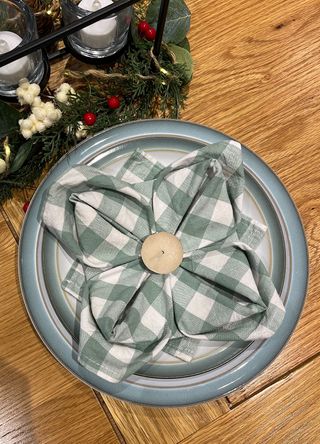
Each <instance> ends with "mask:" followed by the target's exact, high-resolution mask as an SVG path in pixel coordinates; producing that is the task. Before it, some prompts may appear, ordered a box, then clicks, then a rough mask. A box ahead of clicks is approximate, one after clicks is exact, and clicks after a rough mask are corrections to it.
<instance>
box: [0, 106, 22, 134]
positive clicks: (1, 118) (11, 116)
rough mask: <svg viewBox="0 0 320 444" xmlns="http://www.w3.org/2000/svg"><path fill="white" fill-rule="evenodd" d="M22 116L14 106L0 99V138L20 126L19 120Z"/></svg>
mask: <svg viewBox="0 0 320 444" xmlns="http://www.w3.org/2000/svg"><path fill="white" fill-rule="evenodd" d="M20 117H21V116H20V113H19V111H17V110H16V109H15V108H14V107H13V106H10V105H8V104H7V103H5V102H1V101H0V138H2V137H5V136H6V135H7V134H8V133H9V132H11V131H13V130H15V129H18V128H19V124H18V120H19V119H20Z"/></svg>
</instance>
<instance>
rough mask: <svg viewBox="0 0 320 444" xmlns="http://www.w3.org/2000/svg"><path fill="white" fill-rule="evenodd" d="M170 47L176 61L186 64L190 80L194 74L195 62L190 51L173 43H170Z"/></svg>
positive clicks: (187, 77) (187, 78)
mask: <svg viewBox="0 0 320 444" xmlns="http://www.w3.org/2000/svg"><path fill="white" fill-rule="evenodd" d="M168 48H169V49H170V51H171V52H173V54H174V57H175V61H174V63H177V64H178V65H183V66H184V68H185V78H186V82H190V80H191V78H192V74H193V62H192V57H191V54H190V52H189V51H187V50H186V49H184V48H181V46H177V45H173V44H171V43H170V44H169V45H168Z"/></svg>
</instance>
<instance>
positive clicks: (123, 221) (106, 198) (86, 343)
mask: <svg viewBox="0 0 320 444" xmlns="http://www.w3.org/2000/svg"><path fill="white" fill-rule="evenodd" d="M243 191H244V170H243V165H242V157H241V145H240V144H239V143H237V142H234V141H229V142H220V143H215V144H212V145H208V146H206V147H204V148H201V149H198V150H195V151H193V152H191V153H189V154H187V155H186V156H184V157H182V158H181V159H179V160H177V161H176V162H174V163H172V164H171V165H169V166H167V167H163V165H161V164H160V163H159V162H157V161H156V160H154V159H153V158H152V157H151V156H150V155H149V154H147V153H145V152H143V151H141V150H137V151H135V152H134V153H133V154H132V155H131V156H130V158H129V159H128V160H127V162H126V163H125V165H124V166H123V167H122V168H121V170H120V171H119V173H118V175H117V176H116V177H111V176H110V175H107V174H105V173H103V172H102V171H99V170H97V169H95V168H93V167H89V166H85V165H78V166H76V167H74V168H72V169H71V170H70V171H69V172H67V173H66V174H65V175H63V176H62V177H61V178H60V179H59V181H58V182H57V183H55V184H54V185H52V187H51V188H50V190H49V192H48V198H47V201H46V204H45V208H44V214H43V220H44V223H45V225H46V226H47V227H48V229H49V230H50V231H51V232H52V233H53V234H54V236H55V237H56V238H57V239H58V241H59V242H60V243H61V245H62V246H63V247H64V248H65V249H66V250H67V251H68V253H69V254H70V255H71V256H72V257H73V258H74V259H75V262H74V264H73V266H72V268H71V270H70V271H69V273H68V275H67V277H66V279H65V281H64V282H63V287H64V288H65V289H66V291H68V292H70V293H71V294H73V295H74V296H75V297H77V298H78V299H79V300H80V301H81V316H80V338H79V352H78V359H79V362H80V363H81V364H82V365H83V366H85V367H87V368H88V369H89V370H91V371H93V372H94V373H96V374H97V375H99V376H101V377H103V378H105V379H107V380H108V381H111V382H119V381H121V380H122V379H124V378H126V377H128V376H129V375H130V374H132V373H134V372H135V371H137V370H138V369H139V368H141V367H142V366H143V365H144V364H145V363H147V362H148V361H150V360H151V359H153V358H154V357H155V356H156V355H157V354H158V353H159V352H160V351H166V352H168V353H170V354H172V355H174V356H176V357H179V358H180V359H183V360H185V361H190V360H191V359H192V357H193V355H194V353H195V350H196V348H197V345H198V344H199V340H201V339H206V340H215V341H237V340H242V341H243V340H244V341H252V340H255V339H263V338H268V337H270V336H271V335H272V334H273V333H274V332H275V331H276V330H277V328H278V327H279V325H280V323H281V322H282V319H283V317H284V307H283V304H282V302H281V300H280V298H279V295H278V293H277V291H276V289H275V287H274V285H273V283H272V281H271V279H270V277H269V275H268V272H267V270H266V268H265V266H264V265H263V263H262V262H261V260H260V259H259V257H258V256H257V254H256V253H255V251H254V250H255V249H256V247H257V246H258V244H259V243H260V241H261V239H262V237H263V235H264V233H265V230H266V228H265V227H264V226H262V225H261V224H259V223H258V222H256V221H253V220H251V219H250V218H248V217H247V216H245V215H243V214H242V199H243ZM159 232H166V233H171V234H172V235H175V236H176V238H177V239H178V240H179V241H180V243H181V245H182V249H183V258H182V262H181V263H180V265H179V266H178V267H177V268H176V269H175V270H173V271H171V272H170V273H167V274H159V273H154V272H152V271H151V270H150V269H149V268H148V267H147V266H146V265H145V264H144V262H143V260H142V258H141V250H142V245H143V242H144V241H145V239H146V238H148V237H149V236H150V235H152V234H154V233H159Z"/></svg>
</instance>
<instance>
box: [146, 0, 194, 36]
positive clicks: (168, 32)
mask: <svg viewBox="0 0 320 444" xmlns="http://www.w3.org/2000/svg"><path fill="white" fill-rule="evenodd" d="M160 3H161V0H153V1H151V3H150V5H149V8H148V11H147V17H146V20H147V21H148V22H149V23H150V25H151V26H154V27H156V26H157V20H158V15H159V8H160ZM190 15H191V14H190V11H189V9H188V7H187V5H186V4H185V2H184V0H171V1H170V3H169V8H168V14H167V19H166V24H165V27H164V32H163V41H164V42H166V43H170V42H171V43H177V44H178V43H179V42H181V41H182V40H183V39H184V38H185V37H186V35H187V33H188V32H189V29H190Z"/></svg>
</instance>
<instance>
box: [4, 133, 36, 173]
mask: <svg viewBox="0 0 320 444" xmlns="http://www.w3.org/2000/svg"><path fill="white" fill-rule="evenodd" d="M32 148H33V142H32V141H31V140H28V141H27V142H25V143H24V144H23V145H21V146H20V148H19V150H18V152H17V154H16V155H15V158H14V159H13V163H12V165H11V167H10V169H9V174H11V173H15V172H16V171H18V170H19V169H20V168H21V167H22V166H23V165H24V163H25V162H26V161H27V160H28V159H29V157H30V156H31V154H32Z"/></svg>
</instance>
